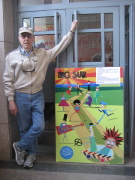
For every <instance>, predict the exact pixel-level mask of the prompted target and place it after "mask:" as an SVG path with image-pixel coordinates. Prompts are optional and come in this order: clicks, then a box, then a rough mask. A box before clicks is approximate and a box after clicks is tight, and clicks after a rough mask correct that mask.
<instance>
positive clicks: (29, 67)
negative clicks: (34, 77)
mask: <svg viewBox="0 0 135 180" xmlns="http://www.w3.org/2000/svg"><path fill="white" fill-rule="evenodd" d="M21 61H22V70H23V72H34V71H35V69H36V68H35V61H32V63H31V62H29V61H27V62H26V61H25V62H24V60H21Z"/></svg>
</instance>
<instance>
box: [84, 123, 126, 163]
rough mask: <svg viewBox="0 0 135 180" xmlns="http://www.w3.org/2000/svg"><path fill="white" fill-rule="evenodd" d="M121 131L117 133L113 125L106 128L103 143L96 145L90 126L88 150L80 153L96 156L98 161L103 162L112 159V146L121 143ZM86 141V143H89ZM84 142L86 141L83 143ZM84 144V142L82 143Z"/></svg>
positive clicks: (90, 156)
mask: <svg viewBox="0 0 135 180" xmlns="http://www.w3.org/2000/svg"><path fill="white" fill-rule="evenodd" d="M120 135H121V133H120V134H119V133H118V130H115V126H114V128H113V129H111V128H110V129H109V128H106V131H105V132H104V134H103V139H104V140H106V141H105V145H97V144H96V140H95V137H94V131H93V126H92V125H91V126H90V138H91V140H90V141H89V142H90V148H89V149H88V150H85V151H83V152H82V153H83V154H84V155H85V156H86V157H87V158H88V159H91V158H97V159H99V160H100V162H105V161H109V160H111V159H113V155H114V152H113V150H112V149H113V148H115V146H117V147H118V146H119V145H121V144H120V143H121V142H123V140H124V138H123V137H120ZM89 142H87V143H89ZM85 144H86V143H85ZM82 145H84V144H82Z"/></svg>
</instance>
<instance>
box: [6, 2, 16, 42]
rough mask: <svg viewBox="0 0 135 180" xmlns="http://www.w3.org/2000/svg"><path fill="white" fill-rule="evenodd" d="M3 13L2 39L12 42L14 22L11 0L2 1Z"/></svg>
mask: <svg viewBox="0 0 135 180" xmlns="http://www.w3.org/2000/svg"><path fill="white" fill-rule="evenodd" d="M3 9H4V10H3V14H4V41H6V42H10V43H13V42H14V31H13V29H14V28H13V27H14V23H13V2H12V1H11V0H4V1H3Z"/></svg>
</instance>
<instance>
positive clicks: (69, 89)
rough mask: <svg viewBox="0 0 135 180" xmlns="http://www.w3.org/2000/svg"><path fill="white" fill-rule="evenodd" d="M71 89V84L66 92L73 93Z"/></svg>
mask: <svg viewBox="0 0 135 180" xmlns="http://www.w3.org/2000/svg"><path fill="white" fill-rule="evenodd" d="M71 90H72V87H71V86H68V90H66V93H67V94H68V95H71Z"/></svg>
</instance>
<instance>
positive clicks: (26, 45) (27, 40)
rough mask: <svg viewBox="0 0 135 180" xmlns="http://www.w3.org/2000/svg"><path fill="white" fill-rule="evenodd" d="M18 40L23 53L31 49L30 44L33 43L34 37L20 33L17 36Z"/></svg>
mask: <svg viewBox="0 0 135 180" xmlns="http://www.w3.org/2000/svg"><path fill="white" fill-rule="evenodd" d="M18 40H19V42H20V44H21V46H22V47H23V49H24V50H25V51H27V52H28V51H30V50H31V49H32V44H33V42H34V36H33V35H32V34H30V33H27V32H25V33H22V34H20V35H19V37H18Z"/></svg>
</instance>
